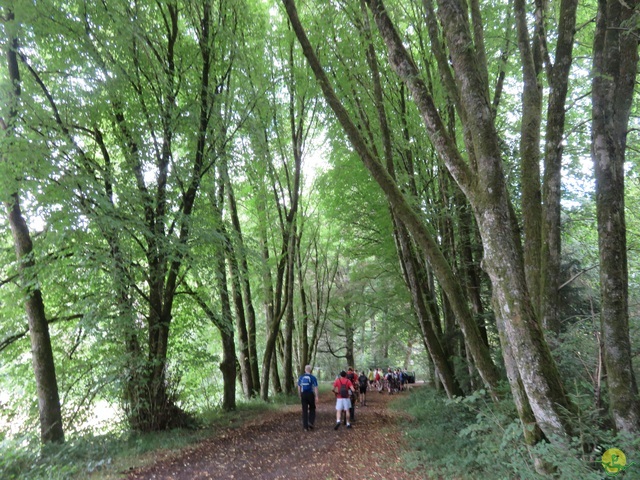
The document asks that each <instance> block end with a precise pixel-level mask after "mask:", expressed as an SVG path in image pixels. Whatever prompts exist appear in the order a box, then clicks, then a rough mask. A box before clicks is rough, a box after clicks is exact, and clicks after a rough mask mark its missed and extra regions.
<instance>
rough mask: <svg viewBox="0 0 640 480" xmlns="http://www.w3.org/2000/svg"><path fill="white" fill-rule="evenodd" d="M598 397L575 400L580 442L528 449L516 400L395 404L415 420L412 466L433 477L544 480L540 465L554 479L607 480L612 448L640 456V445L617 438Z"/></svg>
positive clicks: (424, 399) (416, 397)
mask: <svg viewBox="0 0 640 480" xmlns="http://www.w3.org/2000/svg"><path fill="white" fill-rule="evenodd" d="M591 398H592V397H589V396H588V395H580V396H576V395H574V396H573V400H574V402H575V403H576V404H577V405H578V406H579V407H578V410H579V412H578V414H577V415H575V416H573V417H572V418H571V423H572V425H573V428H574V433H575V434H574V437H572V438H570V439H557V438H556V439H552V440H553V441H552V442H551V443H549V442H540V443H538V444H537V445H535V446H534V447H531V448H529V447H527V445H526V444H525V442H524V437H523V433H522V426H521V423H520V421H519V420H518V418H517V414H516V411H515V406H514V404H513V401H512V400H511V399H509V398H508V397H507V398H505V399H504V400H502V401H500V402H499V403H493V402H492V401H491V400H490V399H489V398H488V397H487V396H486V395H485V393H484V392H483V391H478V392H475V393H474V394H472V395H469V396H468V397H465V398H456V399H453V400H447V399H446V398H445V397H444V396H443V395H442V394H441V393H439V392H437V391H435V390H433V389H430V388H420V389H416V390H414V391H413V392H412V394H411V395H410V396H409V397H405V398H403V399H402V400H400V401H399V402H397V403H396V404H395V408H397V409H398V410H400V411H404V412H407V413H409V414H410V415H411V417H412V418H413V420H412V421H411V422H410V423H409V424H408V428H407V430H406V435H407V437H408V439H409V442H408V443H409V445H410V446H411V451H410V452H409V453H407V456H406V459H405V461H406V462H407V465H408V467H410V468H416V467H421V468H423V469H425V470H426V471H427V473H429V474H430V475H433V476H434V477H435V476H438V477H439V478H440V477H444V478H452V479H453V478H455V479H460V480H466V479H469V480H471V479H477V478H491V479H492V480H493V479H496V480H497V479H511V478H518V479H531V480H535V479H542V478H546V477H545V476H543V475H541V474H539V473H537V472H536V469H535V462H536V459H537V461H540V460H542V461H544V463H546V464H547V466H551V467H552V468H553V469H554V470H555V473H554V474H553V477H554V478H580V479H585V480H597V479H601V478H602V474H603V472H602V467H601V466H600V461H601V457H602V454H603V453H604V451H606V450H607V449H608V448H613V447H615V448H619V449H621V450H622V451H626V452H634V451H637V449H638V445H639V444H640V440H638V439H634V438H629V437H626V436H624V435H619V436H616V435H614V434H613V433H612V432H611V431H610V430H607V429H606V427H605V426H604V425H602V421H601V413H600V412H598V411H596V410H594V409H593V408H592V407H591V404H590V401H591Z"/></svg>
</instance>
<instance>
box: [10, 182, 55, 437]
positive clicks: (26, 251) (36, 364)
mask: <svg viewBox="0 0 640 480" xmlns="http://www.w3.org/2000/svg"><path fill="white" fill-rule="evenodd" d="M12 200H13V202H12V203H11V204H7V210H8V211H9V224H10V225H11V233H12V234H13V243H14V247H15V251H16V259H17V260H18V263H19V269H20V278H21V281H22V286H23V288H24V295H25V301H24V305H25V310H26V314H27V320H28V322H29V337H30V339H31V362H32V364H33V371H34V373H35V379H36V390H37V392H38V414H39V417H40V440H41V441H42V443H45V444H46V443H62V442H64V431H63V429H62V413H61V409H60V397H59V394H58V381H57V378H56V369H55V364H54V360H53V350H52V348H51V338H50V336H49V324H48V323H47V317H46V314H45V311H44V302H43V300H42V292H41V291H40V289H39V288H37V287H35V288H29V287H28V286H29V285H38V282H37V281H35V279H34V278H33V275H34V272H33V268H34V267H35V261H34V260H33V256H32V253H33V246H32V243H31V236H30V235H29V228H28V227H27V223H26V222H25V220H24V217H23V216H22V212H21V210H20V200H19V197H18V195H17V194H13V195H12Z"/></svg>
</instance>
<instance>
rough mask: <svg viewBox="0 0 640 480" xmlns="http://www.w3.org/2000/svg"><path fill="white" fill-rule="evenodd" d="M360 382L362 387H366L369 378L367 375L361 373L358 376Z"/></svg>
mask: <svg viewBox="0 0 640 480" xmlns="http://www.w3.org/2000/svg"><path fill="white" fill-rule="evenodd" d="M358 382H359V383H360V388H366V386H367V383H368V382H369V379H368V378H367V377H366V375H360V376H359V377H358Z"/></svg>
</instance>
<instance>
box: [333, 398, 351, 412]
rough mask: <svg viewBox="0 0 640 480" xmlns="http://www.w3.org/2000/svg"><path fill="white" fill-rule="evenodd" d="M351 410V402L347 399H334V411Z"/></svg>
mask: <svg viewBox="0 0 640 480" xmlns="http://www.w3.org/2000/svg"><path fill="white" fill-rule="evenodd" d="M350 408H351V400H350V399H348V398H337V399H336V410H338V411H340V410H349V409H350Z"/></svg>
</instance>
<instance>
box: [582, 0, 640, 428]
mask: <svg viewBox="0 0 640 480" xmlns="http://www.w3.org/2000/svg"><path fill="white" fill-rule="evenodd" d="M638 5H639V2H637V1H633V2H630V3H626V2H618V1H609V0H600V1H599V2H598V14H597V17H596V33H595V37H594V45H593V88H592V105H593V113H592V122H593V124H592V134H591V135H592V144H591V155H592V158H593V162H594V170H595V178H596V206H597V215H598V246H599V251H600V290H601V302H602V310H601V312H600V322H601V325H602V342H603V346H604V359H605V365H606V371H607V382H608V385H609V392H610V393H609V399H610V406H611V407H610V408H611V414H612V416H613V420H614V422H615V425H616V428H617V429H618V430H620V431H623V432H628V433H632V434H633V433H637V432H638V429H640V403H639V401H638V387H637V383H636V379H635V374H634V371H633V366H632V364H631V343H630V339H629V310H628V309H629V305H628V292H629V290H628V288H629V287H628V285H629V283H628V282H629V278H628V271H627V240H626V226H625V211H624V177H625V172H624V162H625V154H626V150H627V133H628V128H629V127H628V125H629V114H630V110H631V104H632V101H633V97H634V88H635V85H636V77H637V70H638V33H640V32H639V30H638V12H637V9H638Z"/></svg>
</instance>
